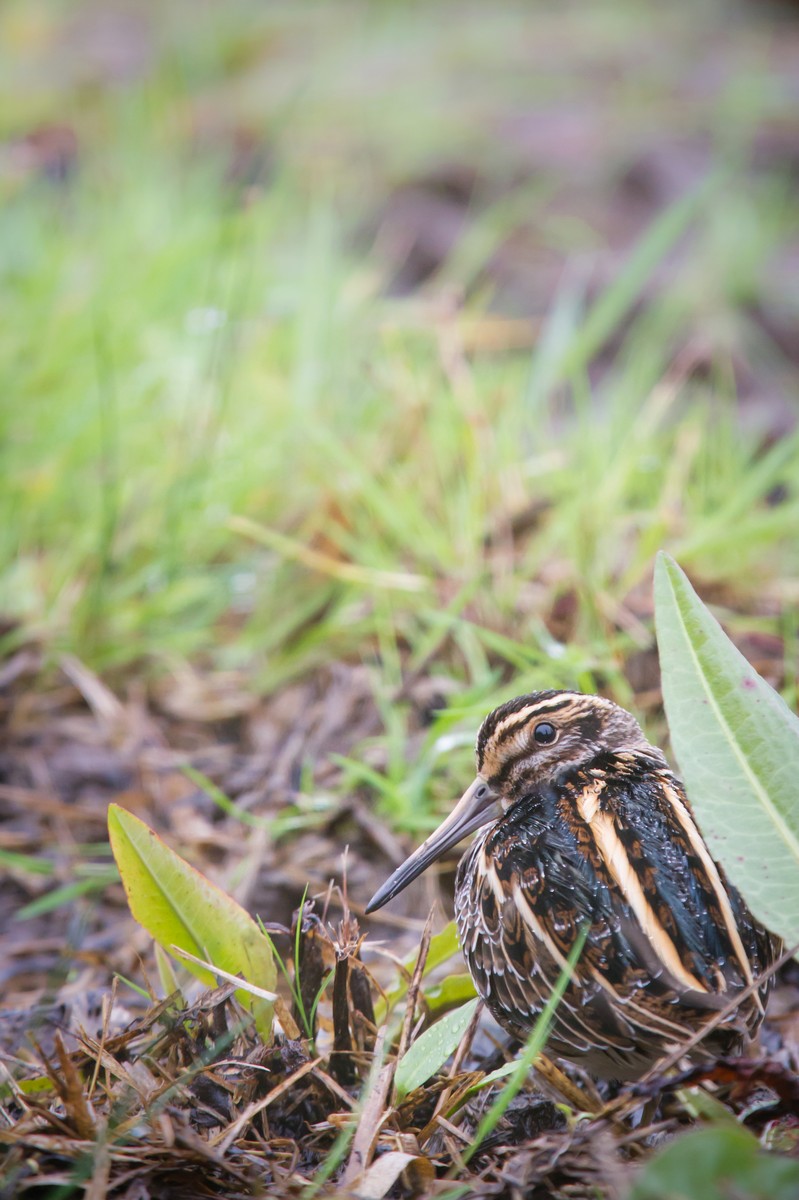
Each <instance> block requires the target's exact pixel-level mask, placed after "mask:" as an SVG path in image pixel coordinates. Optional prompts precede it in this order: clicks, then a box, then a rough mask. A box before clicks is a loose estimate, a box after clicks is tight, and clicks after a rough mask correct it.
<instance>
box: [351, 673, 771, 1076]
mask: <svg viewBox="0 0 799 1200" xmlns="http://www.w3.org/2000/svg"><path fill="white" fill-rule="evenodd" d="M477 771H478V775H477V778H476V779H475V781H474V783H473V784H472V785H471V787H470V788H469V789H468V791H467V792H466V793H465V794H464V796H463V797H462V799H461V800H460V801H459V803H458V804H457V805H456V806H455V808H454V809H453V811H452V812H451V813H450V815H449V816H448V817H447V818H446V820H445V821H444V822H443V823H442V824H441V825H440V826H439V828H438V829H437V830H436V831H435V833H433V834H431V836H430V837H429V838H428V839H427V841H426V842H424V844H423V845H421V846H420V847H419V849H418V850H417V851H416V852H415V853H414V854H412V855H411V857H410V858H409V859H408V860H407V861H406V862H405V863H403V865H402V866H401V867H399V868H398V869H397V870H396V871H395V872H394V874H393V875H392V876H391V878H390V879H388V880H387V881H386V883H385V884H384V885H383V887H381V888H380V889H379V891H378V892H377V893H376V894H375V896H374V897H373V898H372V900H371V902H370V903H369V906H368V908H367V910H366V911H367V912H372V911H374V910H375V909H376V908H380V907H381V906H382V905H384V904H385V903H386V902H387V901H388V900H390V899H391V898H392V897H393V896H396V894H397V893H398V892H400V891H401V890H402V889H403V888H404V887H405V886H406V885H407V884H409V883H410V882H411V880H412V879H415V878H416V876H417V875H419V874H421V872H422V871H424V870H425V868H426V867H428V866H429V865H430V864H431V863H432V862H434V861H435V859H437V858H439V857H440V856H441V855H442V854H443V853H444V852H445V851H446V850H447V849H448V848H449V847H450V846H453V845H455V843H456V842H459V841H460V840H461V838H463V837H465V836H466V834H468V833H471V832H473V831H474V830H476V829H479V828H481V827H482V826H485V825H487V826H488V828H487V829H485V831H484V832H483V833H481V834H480V836H479V837H478V838H477V839H476V840H475V842H474V844H473V845H472V846H471V848H470V849H469V850H468V852H467V853H466V854H465V855H464V857H463V858H462V859H461V862H460V865H459V867H458V873H457V877H456V881H455V914H456V918H457V923H458V932H459V934H460V940H461V945H462V947H463V953H464V955H465V957H466V962H467V964H468V967H469V970H470V972H471V974H472V978H473V979H474V982H475V985H476V987H477V990H478V991H479V993H480V995H481V996H482V997H483V998H484V1000H485V1001H486V1003H487V1005H488V1007H489V1009H490V1010H491V1012H492V1013H493V1015H494V1016H495V1017H496V1019H497V1021H499V1023H500V1025H502V1026H504V1028H505V1029H507V1030H508V1031H509V1032H511V1033H513V1034H514V1035H515V1036H516V1037H519V1038H525V1037H526V1036H527V1035H528V1034H529V1032H530V1030H531V1028H532V1026H533V1024H534V1022H535V1020H536V1017H537V1016H538V1014H539V1013H540V1011H541V1009H542V1008H543V1006H544V1004H545V1002H546V1000H547V997H548V995H549V993H550V992H551V990H552V987H553V986H554V983H555V981H556V979H557V977H558V975H559V973H560V971H561V968H562V967H563V965H564V963H565V960H566V956H567V955H568V953H569V950H570V948H571V946H572V945H573V943H574V940H575V938H576V936H577V932H578V929H579V928H580V926H581V925H582V924H583V923H587V924H588V937H587V940H586V944H585V947H584V949H583V952H582V956H581V959H580V961H579V963H578V965H577V969H576V973H575V976H574V978H573V979H572V982H571V983H570V985H569V987H568V988H567V990H566V993H565V996H564V999H563V1001H562V1003H561V1004H560V1006H559V1008H558V1011H557V1014H556V1017H555V1022H554V1025H553V1028H552V1033H551V1036H550V1040H549V1049H550V1051H551V1052H552V1053H553V1054H555V1055H558V1056H560V1057H562V1058H565V1059H569V1060H570V1061H572V1062H578V1063H581V1064H582V1065H584V1066H585V1067H587V1068H588V1070H590V1071H591V1072H593V1073H594V1074H595V1075H597V1076H600V1077H605V1078H612V1079H619V1080H627V1079H635V1078H638V1077H639V1076H640V1075H642V1074H643V1073H644V1072H645V1071H646V1070H647V1069H648V1067H649V1066H651V1065H652V1064H653V1063H654V1062H655V1061H656V1060H657V1059H658V1058H660V1057H661V1056H662V1055H663V1054H665V1053H667V1052H668V1051H670V1050H671V1049H673V1048H674V1047H675V1046H677V1045H678V1044H679V1043H680V1042H683V1041H685V1040H686V1039H687V1038H688V1037H689V1036H690V1035H691V1034H692V1033H694V1032H696V1031H697V1030H699V1029H700V1028H701V1027H702V1025H704V1024H706V1023H707V1022H708V1021H709V1020H710V1019H711V1018H712V1017H713V1016H714V1015H715V1014H717V1013H718V1012H719V1011H720V1010H721V1009H723V1008H726V1007H727V1006H728V1005H729V1004H730V1002H731V1000H733V999H734V998H735V996H736V994H737V993H739V992H742V991H743V990H744V989H745V988H746V987H747V985H749V984H750V983H752V981H753V979H757V978H758V977H759V975H760V974H761V972H762V971H763V970H764V969H765V968H766V967H768V966H769V965H770V964H771V963H772V962H773V961H774V960H775V958H776V957H777V955H778V954H779V953H780V950H781V946H780V943H779V941H778V940H777V939H776V938H774V937H772V936H771V935H770V934H769V933H768V932H767V931H766V930H765V929H763V928H762V927H761V926H760V925H758V923H757V922H756V921H755V919H754V917H753V916H752V914H751V913H750V912H749V910H748V909H747V907H746V905H745V904H744V902H743V900H742V899H741V897H740V896H739V895H738V893H737V891H736V890H735V888H734V887H732V885H731V884H730V883H728V881H727V880H726V878H725V876H724V872H723V870H722V869H721V867H719V866H717V864H716V863H714V862H713V859H712V858H711V856H710V853H709V852H708V849H707V847H706V845H705V843H704V841H703V839H702V835H701V833H700V832H699V830H698V828H697V826H696V824H695V822H694V819H693V816H692V814H691V809H690V807H689V804H688V801H687V799H686V796H685V791H684V789H683V786H682V784H681V783H680V781H679V779H677V778H676V777H675V775H674V774H673V773H672V772H671V771H670V770H669V767H668V764H667V762H666V759H665V757H664V756H663V754H662V753H661V751H660V750H657V749H655V747H653V746H650V745H649V743H648V742H647V741H646V739H645V737H644V735H643V733H642V731H641V729H640V727H639V725H638V723H637V722H636V721H635V719H634V718H633V717H632V716H631V715H630V714H629V713H628V712H625V711H624V709H622V708H619V706H618V705H616V704H613V703H612V702H611V701H609V700H604V699H601V698H600V697H598V696H584V695H581V694H580V693H577V692H555V691H550V692H533V693H532V694H531V695H529V696H519V697H518V698H517V699H516V700H511V701H510V702H509V703H507V704H503V705H502V707H501V708H497V709H495V711H494V712H492V713H490V714H489V716H487V717H486V719H485V721H484V722H483V724H482V727H481V729H480V732H479V734H478V737H477ZM769 988H770V981H769V982H766V983H764V984H763V985H762V986H761V987H760V988H758V989H755V990H754V991H752V992H750V994H749V995H748V996H745V997H744V998H742V1000H741V1002H740V1004H739V1005H738V1006H737V1008H735V1010H734V1011H733V1012H731V1013H730V1014H729V1015H728V1016H727V1017H725V1019H724V1021H723V1022H722V1023H721V1024H720V1025H719V1026H717V1028H716V1029H714V1030H713V1031H712V1032H710V1033H709V1034H708V1037H707V1038H706V1039H705V1041H704V1042H703V1043H702V1045H703V1046H704V1047H705V1048H706V1050H707V1051H710V1052H713V1053H721V1054H724V1053H729V1052H730V1051H736V1050H738V1049H740V1047H741V1046H742V1044H743V1043H744V1041H745V1039H746V1038H747V1036H751V1035H752V1034H753V1033H754V1032H755V1031H756V1029H757V1027H758V1026H759V1024H760V1022H761V1020H762V1018H763V1011H764V1005H765V1001H766V997H767V994H768V991H769Z"/></svg>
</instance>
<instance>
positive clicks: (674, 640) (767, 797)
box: [655, 552, 799, 945]
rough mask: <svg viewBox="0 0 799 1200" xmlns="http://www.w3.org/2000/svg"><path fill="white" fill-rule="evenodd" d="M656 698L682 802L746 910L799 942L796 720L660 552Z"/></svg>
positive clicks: (798, 730) (798, 721)
mask: <svg viewBox="0 0 799 1200" xmlns="http://www.w3.org/2000/svg"><path fill="white" fill-rule="evenodd" d="M655 620H656V626H657V638H658V650H659V654H660V670H661V676H662V680H663V699H664V702H665V705H666V716H667V717H668V722H669V731H670V733H671V741H672V745H673V747H674V753H675V755H676V757H677V761H678V763H679V766H680V770H681V772H682V776H683V779H684V781H685V786H686V790H687V792H688V798H689V799H690V801H691V804H692V805H693V808H694V811H695V813H696V817H697V820H698V822H699V824H700V826H701V828H702V832H703V834H704V835H705V837H706V839H707V843H708V846H709V847H710V850H711V853H712V854H713V856H714V858H716V859H718V861H719V862H721V863H722V865H723V866H724V868H725V870H726V871H727V873H728V874H729V876H730V878H731V879H732V881H733V883H734V884H735V886H736V887H737V888H738V889H739V890H740V891H741V893H742V895H743V896H744V898H745V899H746V902H747V904H748V905H749V906H750V907H751V909H752V911H753V913H754V914H755V915H756V916H757V917H758V918H759V919H760V920H761V921H762V922H763V923H764V924H765V925H767V926H768V927H769V928H770V929H772V930H773V931H774V932H775V933H778V934H781V935H782V937H783V938H785V940H786V942H787V943H788V944H789V945H794V944H796V943H797V942H799V719H797V718H796V716H795V715H794V714H793V713H792V712H791V711H790V709H789V708H788V706H787V705H786V704H785V702H784V701H783V700H782V699H781V697H780V696H778V695H777V693H776V692H775V691H774V690H773V688H771V687H769V685H768V684H767V683H766V682H765V680H764V679H761V678H760V676H759V675H758V674H757V672H756V671H755V670H754V669H753V668H752V667H751V666H750V665H749V663H748V662H747V661H746V659H745V658H744V657H743V655H742V654H741V653H740V652H739V651H738V650H737V649H736V647H735V646H734V645H733V644H732V642H731V641H730V639H729V638H728V637H727V635H726V634H725V633H724V630H723V629H722V628H721V626H720V625H719V623H718V621H716V619H715V618H714V617H713V616H712V615H711V614H710V613H709V612H708V610H707V609H706V608H705V606H704V605H703V604H702V601H701V600H700V599H699V597H698V596H697V594H696V592H695V591H694V590H693V588H692V587H691V585H690V583H689V582H688V579H687V577H686V576H685V574H684V573H683V571H682V570H681V569H680V568H679V567H678V566H677V564H676V563H675V562H674V561H673V559H671V558H669V557H668V556H667V555H666V554H664V553H662V552H661V553H660V554H659V555H658V560H657V565H656V567H655Z"/></svg>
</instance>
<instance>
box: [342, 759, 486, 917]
mask: <svg viewBox="0 0 799 1200" xmlns="http://www.w3.org/2000/svg"><path fill="white" fill-rule="evenodd" d="M499 811H500V810H499V804H498V797H497V795H496V793H495V792H493V791H492V790H491V788H490V787H489V786H488V784H487V783H486V782H485V780H484V779H481V778H480V776H479V775H478V777H477V779H475V781H474V783H473V784H472V786H471V787H470V788H469V789H468V791H466V792H464V794H463V796H462V797H461V798H460V800H459V801H458V803H457V804H456V805H455V807H454V808H453V810H452V812H451V813H450V814H449V816H448V817H447V818H446V820H444V821H442V822H441V824H440V825H439V827H438V829H436V830H435V832H434V833H431V834H430V837H429V838H428V839H427V840H426V841H425V842H422V844H421V846H420V847H419V849H418V850H415V851H414V852H413V854H412V855H411V856H410V858H407V859H406V860H405V862H404V863H402V865H401V866H399V867H397V869H396V871H394V872H393V874H392V875H390V876H389V878H388V879H387V880H386V882H385V883H384V884H383V886H382V887H380V888H378V889H377V891H376V892H375V894H374V896H372V899H371V900H370V901H369V903H368V904H367V906H366V909H365V911H366V912H367V913H372V912H375V911H376V910H377V909H378V908H382V907H383V905H384V904H388V902H389V900H393V899H394V897H395V896H396V895H397V894H398V893H399V892H401V891H402V890H403V889H404V888H406V887H407V886H408V884H409V883H412V882H413V880H414V879H416V878H417V876H419V875H421V874H422V872H423V871H425V870H427V868H428V867H429V866H430V864H431V863H434V862H435V861H436V859H437V858H440V857H441V855H442V854H444V853H446V851H447V850H449V848H450V846H454V845H455V844H456V843H457V842H459V841H460V840H461V839H462V838H465V837H466V835H467V834H469V833H473V832H474V830H475V829H479V828H480V826H481V825H486V824H487V823H488V822H489V821H491V820H493V819H494V817H496V816H498V815H499Z"/></svg>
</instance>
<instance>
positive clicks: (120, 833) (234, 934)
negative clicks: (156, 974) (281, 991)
mask: <svg viewBox="0 0 799 1200" xmlns="http://www.w3.org/2000/svg"><path fill="white" fill-rule="evenodd" d="M108 833H109V837H110V840H111V848H112V850H113V852H114V858H115V859H116V862H117V866H118V867H119V873H120V875H121V877H122V883H123V886H124V888H125V894H126V896H127V898H128V904H129V906H130V911H131V913H132V914H133V916H134V917H135V919H136V920H137V921H138V922H139V924H140V925H143V926H144V928H145V929H146V930H147V932H148V933H149V934H151V936H152V937H153V938H155V940H156V941H157V942H158V943H159V945H160V946H161V947H162V948H163V949H164V950H166V951H167V953H171V952H172V947H173V946H178V947H179V948H180V949H181V950H185V951H188V953H189V954H193V955H195V956H196V957H198V958H203V959H205V960H206V961H208V962H211V963H213V964H214V965H215V966H218V967H220V968H221V969H222V970H224V971H228V972H230V973H231V974H234V975H241V976H243V978H244V979H246V980H247V982H249V983H253V984H256V985H257V986H258V987H261V988H264V989H265V990H267V991H272V990H273V989H274V985H275V983H276V980H277V970H276V967H275V962H274V959H273V956H272V951H271V948H270V946H269V941H268V939H267V938H266V937H264V935H263V933H262V932H261V930H260V929H259V928H258V925H257V924H256V922H255V921H253V919H252V917H250V915H249V914H248V913H247V912H245V911H244V909H243V908H242V907H241V905H239V904H237V903H236V901H235V900H233V899H232V897H230V896H227V895H226V894H225V893H224V892H223V891H222V890H221V889H220V888H218V887H216V885H215V884H213V883H211V881H210V880H209V879H206V878H205V876H204V875H202V874H201V873H200V872H199V871H197V870H195V868H194V867H192V866H190V865H189V864H188V863H187V862H185V861H184V860H183V859H182V858H181V857H180V856H179V855H178V854H175V852H174V851H173V850H170V849H169V847H168V846H167V845H166V843H165V842H163V841H162V840H161V839H160V838H159V837H158V835H157V834H156V833H155V832H154V831H153V830H152V829H150V828H149V826H148V825H145V823H144V822H143V821H140V820H139V818H138V817H134V816H133V815H132V814H131V813H129V812H126V811H125V809H123V808H119V807H118V806H117V805H116V804H112V805H110V806H109V810H108ZM184 965H185V966H186V967H187V968H188V970H189V971H191V972H192V974H193V975H195V976H196V977H197V978H198V979H201V980H202V981H203V982H204V983H206V984H208V985H209V986H213V985H214V984H215V982H216V980H215V979H214V976H213V975H212V974H211V973H210V972H209V971H207V970H205V969H204V968H203V967H200V966H199V965H197V964H195V963H190V962H185V961H184ZM236 998H237V1000H238V1001H239V1003H240V1004H241V1005H242V1006H243V1007H244V1008H246V1009H247V1011H248V1012H251V1013H252V1015H253V1017H254V1018H255V1022H256V1026H257V1028H258V1031H259V1033H260V1034H261V1036H262V1037H264V1038H265V1039H268V1038H269V1037H270V1036H271V1026H272V1008H271V1005H270V1004H269V1003H268V1002H266V1001H264V1000H262V999H260V998H258V997H255V996H253V995H252V994H251V993H250V992H247V991H245V990H243V989H240V990H238V991H237V992H236Z"/></svg>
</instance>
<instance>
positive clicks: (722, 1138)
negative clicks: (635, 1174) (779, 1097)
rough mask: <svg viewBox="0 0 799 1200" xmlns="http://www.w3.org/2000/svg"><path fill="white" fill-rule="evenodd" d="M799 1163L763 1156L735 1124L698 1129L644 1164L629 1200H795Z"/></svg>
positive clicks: (798, 1191)
mask: <svg viewBox="0 0 799 1200" xmlns="http://www.w3.org/2000/svg"><path fill="white" fill-rule="evenodd" d="M797 1196H799V1162H796V1161H795V1160H793V1159H790V1158H783V1157H782V1156H781V1155H778V1154H764V1153H763V1151H762V1150H761V1148H760V1144H759V1142H758V1140H757V1138H756V1137H754V1136H753V1135H752V1134H751V1133H750V1132H749V1131H748V1130H747V1129H743V1128H742V1127H741V1126H740V1125H737V1126H736V1125H734V1124H729V1125H723V1126H719V1127H717V1128H710V1129H700V1130H698V1131H697V1132H695V1133H689V1134H686V1135H685V1136H684V1137H680V1138H676V1139H675V1140H674V1141H673V1142H670V1143H669V1144H668V1145H667V1146H666V1147H665V1149H663V1150H661V1151H660V1153H659V1154H656V1155H655V1157H654V1158H653V1159H651V1160H650V1162H648V1163H647V1165H646V1167H645V1168H644V1171H643V1173H642V1174H641V1175H640V1176H639V1178H638V1179H637V1180H636V1182H635V1184H634V1186H633V1189H632V1192H631V1193H630V1200H664V1198H665V1197H668V1200H796V1197H797Z"/></svg>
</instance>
